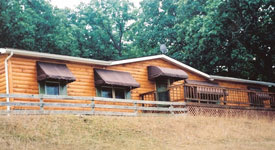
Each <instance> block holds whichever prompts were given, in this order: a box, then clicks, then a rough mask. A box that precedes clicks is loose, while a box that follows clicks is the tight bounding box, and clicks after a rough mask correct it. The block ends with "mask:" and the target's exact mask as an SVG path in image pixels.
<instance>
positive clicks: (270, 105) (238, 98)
mask: <svg viewBox="0 0 275 150" xmlns="http://www.w3.org/2000/svg"><path fill="white" fill-rule="evenodd" d="M166 92H167V93H168V95H169V101H172V102H186V103H187V104H201V105H207V106H209V107H211V106H219V107H231V108H232V107H235V108H243V109H246V108H262V109H263V108H264V109H272V110H275V93H271V92H264V91H252V90H244V89H234V88H225V87H211V86H202V85H194V84H193V85H192V84H180V85H174V86H171V87H169V89H168V90H167V91H166ZM157 97H158V93H157V92H156V91H151V92H147V93H143V94H141V99H143V100H145V101H146V100H149V101H156V100H157Z"/></svg>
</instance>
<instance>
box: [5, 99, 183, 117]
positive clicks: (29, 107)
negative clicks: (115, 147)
mask: <svg viewBox="0 0 275 150" xmlns="http://www.w3.org/2000/svg"><path fill="white" fill-rule="evenodd" d="M6 98H9V99H10V102H6ZM0 100H1V101H0V107H1V110H0V114H91V115H93V114H96V115H122V116H137V115H138V114H142V113H148V112H149V113H155V112H156V113H161V112H162V113H165V114H184V113H186V112H187V109H186V108H185V106H186V103H185V102H159V101H144V100H130V99H113V98H103V97H80V96H54V95H27V94H0ZM8 107H10V108H9V109H7V108H8Z"/></svg>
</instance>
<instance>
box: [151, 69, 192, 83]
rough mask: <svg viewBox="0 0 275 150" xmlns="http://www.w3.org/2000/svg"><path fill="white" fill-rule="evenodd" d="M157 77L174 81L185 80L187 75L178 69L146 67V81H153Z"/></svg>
mask: <svg viewBox="0 0 275 150" xmlns="http://www.w3.org/2000/svg"><path fill="white" fill-rule="evenodd" d="M159 77H170V78H175V79H187V78H188V74H187V73H186V72H184V71H183V70H180V69H171V68H163V67H158V66H148V79H149V80H153V79H156V78H159Z"/></svg>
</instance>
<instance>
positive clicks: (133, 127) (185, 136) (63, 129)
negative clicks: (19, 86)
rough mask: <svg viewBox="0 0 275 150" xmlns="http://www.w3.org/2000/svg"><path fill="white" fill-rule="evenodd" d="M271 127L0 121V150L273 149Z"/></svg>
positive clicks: (265, 123) (178, 121)
mask: <svg viewBox="0 0 275 150" xmlns="http://www.w3.org/2000/svg"><path fill="white" fill-rule="evenodd" d="M274 133H275V121H271V120H268V119H255V118H254V119H247V118H217V117H191V116H185V117H169V116H162V117H108V116H73V115H52V116H49V115H44V116H0V145H1V147H0V149H230V150H231V149H249V150H254V149H255V150H259V149H268V150H271V149H274V147H275V134H274Z"/></svg>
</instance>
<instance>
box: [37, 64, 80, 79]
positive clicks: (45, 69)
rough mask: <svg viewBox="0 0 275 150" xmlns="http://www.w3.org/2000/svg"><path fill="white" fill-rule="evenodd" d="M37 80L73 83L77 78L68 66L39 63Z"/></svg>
mask: <svg viewBox="0 0 275 150" xmlns="http://www.w3.org/2000/svg"><path fill="white" fill-rule="evenodd" d="M36 64H37V65H36V67H37V68H36V69H37V80H38V81H45V80H58V81H64V82H73V81H75V80H76V79H75V77H74V75H73V74H72V72H71V71H70V70H69V69H68V67H67V66H66V64H54V63H46V62H37V63H36Z"/></svg>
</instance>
